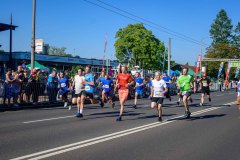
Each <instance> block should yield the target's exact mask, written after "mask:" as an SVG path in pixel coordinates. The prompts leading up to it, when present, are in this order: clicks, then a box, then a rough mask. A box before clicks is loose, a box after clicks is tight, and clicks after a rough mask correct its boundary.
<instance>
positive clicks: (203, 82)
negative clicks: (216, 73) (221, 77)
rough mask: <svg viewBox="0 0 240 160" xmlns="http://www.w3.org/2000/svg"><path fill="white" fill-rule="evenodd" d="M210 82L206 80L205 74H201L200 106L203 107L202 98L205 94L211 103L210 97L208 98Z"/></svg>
mask: <svg viewBox="0 0 240 160" xmlns="http://www.w3.org/2000/svg"><path fill="white" fill-rule="evenodd" d="M211 85H212V84H211V80H210V79H209V78H207V76H206V73H204V74H203V76H202V78H201V79H200V88H199V90H201V102H200V106H203V104H204V96H205V94H207V95H208V100H209V102H211V97H210V87H209V86H211Z"/></svg>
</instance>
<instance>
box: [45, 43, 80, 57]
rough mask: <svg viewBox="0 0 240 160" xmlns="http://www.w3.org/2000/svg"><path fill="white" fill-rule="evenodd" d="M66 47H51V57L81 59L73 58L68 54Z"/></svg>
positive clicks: (49, 52)
mask: <svg viewBox="0 0 240 160" xmlns="http://www.w3.org/2000/svg"><path fill="white" fill-rule="evenodd" d="M66 49H67V48H66V47H61V48H58V47H54V46H50V47H49V50H48V54H49V55H55V56H63V57H75V58H80V56H73V55H72V54H69V53H66Z"/></svg>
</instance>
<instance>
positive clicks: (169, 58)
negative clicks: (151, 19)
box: [168, 38, 171, 76]
mask: <svg viewBox="0 0 240 160" xmlns="http://www.w3.org/2000/svg"><path fill="white" fill-rule="evenodd" d="M170 61H171V38H168V76H170Z"/></svg>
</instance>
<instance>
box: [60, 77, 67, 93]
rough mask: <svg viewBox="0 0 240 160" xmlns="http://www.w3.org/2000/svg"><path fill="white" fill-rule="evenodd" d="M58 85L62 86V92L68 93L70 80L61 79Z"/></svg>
mask: <svg viewBox="0 0 240 160" xmlns="http://www.w3.org/2000/svg"><path fill="white" fill-rule="evenodd" d="M58 84H59V85H60V90H61V91H67V90H68V85H69V83H68V79H67V78H60V79H59V80H58Z"/></svg>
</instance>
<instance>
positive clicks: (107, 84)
mask: <svg viewBox="0 0 240 160" xmlns="http://www.w3.org/2000/svg"><path fill="white" fill-rule="evenodd" d="M101 83H102V89H103V91H102V102H101V107H104V100H105V97H106V99H107V102H108V103H110V104H112V108H114V106H115V103H114V102H113V101H112V96H111V93H112V90H113V81H112V79H110V78H109V76H108V75H105V78H104V79H103V80H102V82H101Z"/></svg>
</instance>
